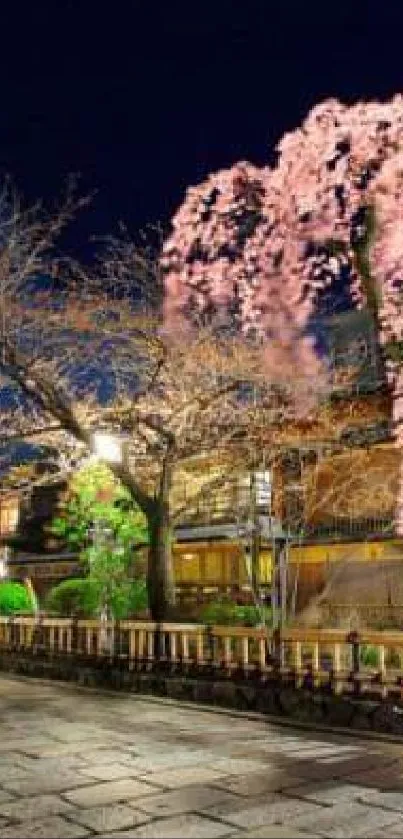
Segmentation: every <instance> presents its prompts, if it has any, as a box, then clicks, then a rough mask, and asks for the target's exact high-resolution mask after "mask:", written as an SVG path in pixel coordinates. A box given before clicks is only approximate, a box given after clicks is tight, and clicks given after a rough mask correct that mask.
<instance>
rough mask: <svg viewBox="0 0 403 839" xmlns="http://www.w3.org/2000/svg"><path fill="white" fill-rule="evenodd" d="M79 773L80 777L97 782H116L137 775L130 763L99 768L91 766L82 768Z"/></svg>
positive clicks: (105, 765) (106, 764) (101, 765)
mask: <svg viewBox="0 0 403 839" xmlns="http://www.w3.org/2000/svg"><path fill="white" fill-rule="evenodd" d="M79 772H80V775H84V776H85V777H86V778H90V779H91V778H93V779H96V780H97V781H116V780H119V778H130V776H131V775H133V774H135V772H134V770H131V769H130V765H129V764H128V763H126V764H125V763H105V764H100V765H99V766H97V765H96V764H94V765H92V764H91V765H90V766H81V767H80V769H79Z"/></svg>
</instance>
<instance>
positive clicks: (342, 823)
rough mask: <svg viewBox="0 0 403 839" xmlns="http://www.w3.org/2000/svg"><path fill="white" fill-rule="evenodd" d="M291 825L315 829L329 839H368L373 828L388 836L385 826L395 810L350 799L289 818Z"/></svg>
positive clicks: (304, 828)
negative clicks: (382, 830) (319, 810)
mask: <svg viewBox="0 0 403 839" xmlns="http://www.w3.org/2000/svg"><path fill="white" fill-rule="evenodd" d="M289 822H290V823H291V825H292V826H295V827H297V828H298V829H299V830H305V831H307V832H308V833H309V832H311V831H315V832H316V833H318V834H319V836H326V837H329V839H339V838H340V839H350V837H351V839H361V837H363V839H367V837H368V836H373V833H374V831H375V830H376V829H383V828H385V831H386V833H385V834H384V835H385V836H387V835H388V834H387V828H388V825H390V824H393V823H395V822H396V813H392V812H391V811H389V812H388V811H387V810H382V809H381V808H379V807H364V806H363V805H362V804H358V803H355V802H352V803H350V804H348V803H347V802H344V803H343V804H338V805H336V806H335V807H328V808H327V809H322V811H321V812H318V813H316V814H315V815H312V813H311V814H310V815H309V816H296V817H295V818H290V819H289Z"/></svg>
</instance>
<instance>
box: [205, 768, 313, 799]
mask: <svg viewBox="0 0 403 839" xmlns="http://www.w3.org/2000/svg"><path fill="white" fill-rule="evenodd" d="M300 784H301V778H299V777H297V776H296V775H295V776H292V775H288V774H287V773H286V772H283V771H282V770H281V769H279V768H278V767H277V766H268V767H267V768H266V771H265V772H261V773H253V774H251V775H241V776H238V777H237V776H233V775H231V776H229V777H227V778H220V779H219V780H218V781H215V782H214V786H215V787H220V788H221V789H225V790H228V792H233V793H234V794H236V795H241V796H245V797H249V796H259V795H263V794H264V793H268V792H281V790H288V787H299V785H300Z"/></svg>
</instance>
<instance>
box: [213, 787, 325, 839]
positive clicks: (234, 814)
mask: <svg viewBox="0 0 403 839" xmlns="http://www.w3.org/2000/svg"><path fill="white" fill-rule="evenodd" d="M323 810H324V808H323V807H322V806H321V805H320V804H315V803H314V802H312V801H303V800H300V799H296V798H292V799H291V798H286V797H285V796H283V795H277V794H276V793H269V794H268V795H265V796H262V797H261V798H259V799H256V798H249V799H247V798H242V799H239V800H238V801H237V802H236V806H234V805H233V804H229V803H228V802H226V803H224V804H216V805H213V806H212V807H208V808H203V809H201V811H200V812H202V813H203V815H206V816H211V817H212V818H217V819H222V820H223V821H226V822H227V823H229V824H232V825H233V826H234V827H240V828H244V829H248V830H250V829H251V828H252V827H260V826H261V825H264V824H267V825H273V824H283V823H287V822H288V821H290V820H291V819H295V818H297V816H301V817H302V816H307V817H308V818H309V817H312V819H313V821H314V819H315V816H316V815H317V814H318V813H322V812H323Z"/></svg>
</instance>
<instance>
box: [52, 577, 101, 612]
mask: <svg viewBox="0 0 403 839" xmlns="http://www.w3.org/2000/svg"><path fill="white" fill-rule="evenodd" d="M98 602H99V591H98V588H97V586H94V584H93V582H92V580H90V579H89V578H88V577H86V578H83V579H80V578H78V579H76V578H72V579H71V580H64V581H63V582H62V583H59V584H58V585H57V586H54V588H52V589H51V590H50V591H49V592H48V595H47V597H46V601H45V606H46V609H47V610H48V611H49V612H54V613H56V614H57V615H61V616H64V617H69V616H70V615H74V616H75V617H82V618H92V617H95V616H96V615H97V611H98Z"/></svg>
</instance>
